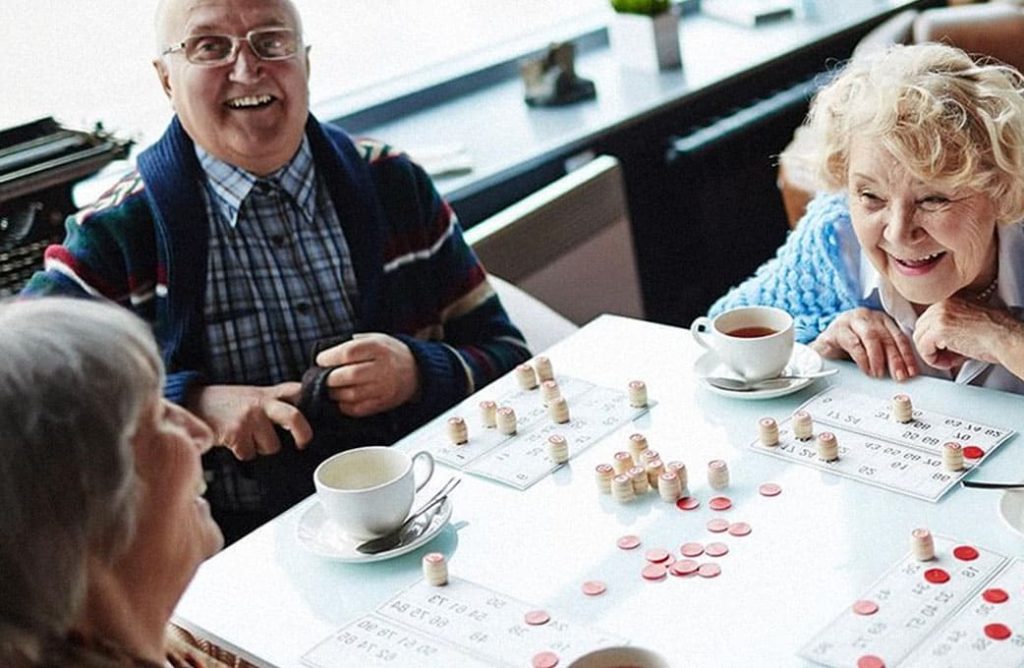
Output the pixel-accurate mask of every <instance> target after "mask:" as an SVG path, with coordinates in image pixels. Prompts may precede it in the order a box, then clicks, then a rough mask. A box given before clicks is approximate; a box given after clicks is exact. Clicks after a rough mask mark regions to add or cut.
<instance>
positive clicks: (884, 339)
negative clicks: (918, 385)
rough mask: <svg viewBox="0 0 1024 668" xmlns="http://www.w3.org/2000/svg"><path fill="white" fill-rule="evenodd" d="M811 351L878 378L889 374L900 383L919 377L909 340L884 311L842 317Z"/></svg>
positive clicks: (855, 311)
mask: <svg viewBox="0 0 1024 668" xmlns="http://www.w3.org/2000/svg"><path fill="white" fill-rule="evenodd" d="M811 348H813V349H814V350H816V351H818V353H819V354H820V355H821V356H822V357H827V358H829V359H845V358H849V359H851V360H853V361H854V362H855V363H856V364H857V366H858V367H859V368H860V370H861V371H863V372H864V373H866V374H867V375H869V376H873V377H875V378H881V377H883V376H885V375H886V373H887V372H888V374H889V375H891V376H892V377H893V378H894V379H896V380H897V381H902V380H906V379H907V378H912V377H914V376H916V375H917V363H916V361H915V359H914V349H913V347H912V346H911V344H910V339H909V338H907V336H906V334H904V333H903V332H902V331H900V328H899V326H898V325H897V324H896V322H895V321H894V320H893V319H892V318H890V317H889V316H888V315H886V314H885V313H883V312H882V311H874V310H872V309H868V308H855V309H853V310H851V311H846V312H844V313H840V314H839V316H838V317H837V318H836V319H835V320H833V321H832V324H830V325H829V326H828V328H827V329H826V330H825V331H824V332H822V333H821V334H820V335H819V336H818V338H817V339H815V340H814V342H812V343H811Z"/></svg>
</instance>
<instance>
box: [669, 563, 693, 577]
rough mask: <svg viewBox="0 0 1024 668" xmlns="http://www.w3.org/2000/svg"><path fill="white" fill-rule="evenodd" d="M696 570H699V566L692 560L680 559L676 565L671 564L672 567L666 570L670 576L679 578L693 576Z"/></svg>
mask: <svg viewBox="0 0 1024 668" xmlns="http://www.w3.org/2000/svg"><path fill="white" fill-rule="evenodd" d="M698 568H700V564H698V563H697V562H696V561H694V560H693V559H680V560H679V561H677V562H676V563H674V564H672V567H671V568H669V569H668V570H669V572H670V573H672V575H677V576H680V577H681V576H684V575H693V574H694V573H696V572H697V569H698Z"/></svg>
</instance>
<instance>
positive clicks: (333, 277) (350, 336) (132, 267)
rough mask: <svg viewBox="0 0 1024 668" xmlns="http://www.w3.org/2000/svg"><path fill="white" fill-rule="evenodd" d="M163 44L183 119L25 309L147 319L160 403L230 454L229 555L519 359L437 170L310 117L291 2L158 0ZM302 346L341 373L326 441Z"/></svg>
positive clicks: (224, 488)
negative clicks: (345, 468)
mask: <svg viewBox="0 0 1024 668" xmlns="http://www.w3.org/2000/svg"><path fill="white" fill-rule="evenodd" d="M156 31H157V39H158V42H159V54H160V55H159V57H158V58H157V59H156V60H155V61H154V66H155V67H156V71H157V73H158V75H159V78H160V83H161V85H162V86H163V89H164V91H165V92H166V94H167V97H168V98H169V99H170V101H171V103H172V105H173V107H174V111H175V117H174V119H173V120H172V121H171V123H170V126H169V127H168V129H167V131H166V133H165V134H164V136H163V137H162V138H161V139H160V141H158V142H157V143H156V144H155V145H153V146H152V147H150V148H149V149H147V150H146V151H144V152H143V153H142V154H140V155H139V158H138V171H137V172H136V173H133V174H131V175H130V176H128V177H127V178H125V179H123V180H122V181H121V182H119V183H118V184H117V185H116V186H115V187H114V188H112V189H111V190H110V191H109V192H108V193H106V194H105V195H104V196H103V197H101V198H100V200H99V201H98V202H96V203H94V204H92V205H91V206H88V207H86V208H85V209H83V210H82V211H79V212H78V213H77V214H75V215H74V216H72V217H70V218H69V220H68V222H67V237H66V238H65V240H64V242H63V244H62V245H61V246H54V247H51V248H50V249H48V250H47V252H46V264H45V269H44V271H43V272H40V273H38V274H37V275H36V276H35V277H33V279H32V281H30V283H29V285H28V286H27V287H26V291H25V292H26V294H28V295H46V294H67V293H77V294H86V295H92V296H98V297H105V298H108V299H111V300H114V301H117V302H119V303H121V304H122V305H124V306H125V307H127V308H130V309H132V310H134V311H135V312H136V313H138V314H139V315H141V316H143V317H144V318H146V319H147V320H149V321H150V322H151V323H152V324H153V326H154V329H155V332H156V335H157V338H158V340H159V342H160V344H161V348H162V352H163V356H164V359H165V362H166V364H167V367H168V371H169V374H168V383H167V387H166V390H165V393H166V395H167V396H168V397H169V398H171V399H173V400H175V401H177V402H180V403H182V404H184V405H186V406H188V407H189V408H190V409H192V410H193V411H194V412H195V413H196V414H198V415H199V416H200V417H202V418H203V419H204V420H205V421H206V422H207V423H208V424H209V425H210V427H211V428H212V429H213V431H214V433H215V435H216V438H217V441H218V443H220V444H221V445H224V446H226V448H227V449H225V448H217V449H215V450H214V451H213V452H211V453H210V455H208V456H207V462H206V464H207V467H208V469H209V473H208V476H207V477H208V479H209V480H210V489H209V492H208V497H209V499H210V501H211V504H212V505H213V508H214V511H215V515H216V517H217V518H218V520H219V521H220V522H221V523H222V526H223V528H224V530H225V534H226V535H227V536H228V537H229V539H230V538H236V537H238V536H239V535H241V534H242V533H244V532H246V531H248V530H250V529H251V528H254V527H255V526H256V525H258V524H259V523H262V522H263V521H265V520H267V519H269V518H270V517H272V516H273V515H274V514H276V513H278V512H280V511H282V510H284V509H285V508H287V507H288V506H290V505H291V504H293V503H294V502H296V501H298V500H300V499H302V498H303V497H304V496H305V495H306V494H308V493H310V492H311V491H312V480H311V477H312V471H313V469H314V468H315V466H316V464H317V463H318V462H319V461H321V460H322V459H324V458H325V457H327V456H328V455H330V454H332V453H333V452H336V451H338V450H342V449H346V448H349V447H354V446H356V445H366V444H370V443H375V444H380V443H390V442H393V441H394V440H396V439H397V438H398V437H400V436H401V435H402V434H404V433H407V432H408V431H410V430H411V429H412V428H414V427H416V426H418V425H419V424H422V423H423V422H424V421H426V420H427V419H429V418H430V417H432V416H434V415H436V414H438V413H439V412H440V411H442V410H443V409H444V408H446V407H448V406H450V405H451V404H453V403H455V402H456V401H457V400H459V399H461V398H463V397H465V396H467V395H468V394H469V393H471V392H473V391H474V390H475V389H476V388H478V387H481V386H482V385H483V384H485V383H487V382H489V381H491V380H493V379H494V378H495V377H497V376H498V375H500V374H502V373H504V372H505V371H507V370H509V369H510V368H512V367H513V366H514V365H515V364H517V363H518V362H520V361H522V360H523V359H525V358H526V357H527V356H528V355H529V352H528V350H527V349H526V346H525V344H524V342H523V339H522V336H521V334H520V333H519V331H518V330H517V329H516V328H515V327H514V326H513V325H512V324H511V323H510V322H509V319H508V317H507V315H506V314H505V311H504V310H503V308H502V306H501V304H500V303H499V301H498V299H497V297H496V296H495V295H494V292H493V290H492V289H491V288H490V285H489V284H488V281H487V276H486V273H485V271H484V269H483V267H482V266H481V265H480V263H479V262H478V260H477V259H476V257H475V256H474V255H473V253H472V251H471V250H470V249H469V248H468V247H467V245H466V243H465V242H464V240H463V237H462V232H461V230H460V228H459V225H458V223H457V221H456V220H455V216H454V214H453V213H452V211H451V209H450V208H449V207H448V205H447V204H446V203H445V202H444V201H443V200H442V199H441V198H440V197H439V196H438V194H437V192H436V190H435V189H434V187H433V184H432V183H431V182H430V179H429V178H428V177H427V175H426V174H425V173H424V172H423V171H422V170H421V169H420V168H419V167H418V166H416V165H415V164H413V163H412V162H410V161H409V160H408V158H407V157H406V156H404V155H403V154H401V153H398V152H396V151H394V150H393V149H391V148H390V147H388V146H386V145H383V144H379V143H373V142H355V141H353V140H352V139H351V138H349V136H348V135H346V134H345V133H344V132H342V131H341V130H339V129H338V128H335V127H331V126H329V125H325V124H321V123H319V122H318V121H317V120H316V119H315V118H314V117H313V116H312V115H311V114H310V113H309V91H308V85H307V83H308V77H309V46H307V45H306V44H305V43H304V42H303V38H302V24H301V20H300V18H299V15H298V12H297V10H296V8H295V6H294V5H293V4H292V3H291V2H290V1H288V0H165V1H164V2H162V3H161V4H160V6H159V8H158V10H157V18H156ZM325 341H330V342H333V344H325ZM311 351H318V353H319V354H317V356H316V357H315V364H316V365H318V366H319V367H327V368H331V367H336V368H335V369H334V370H333V371H331V372H330V373H329V375H324V374H322V373H321V374H320V376H319V382H318V386H321V387H323V388H324V389H325V392H326V395H327V396H326V397H325V398H324V401H327V402H331V403H328V406H329V412H330V413H332V414H333V417H335V418H336V419H334V420H328V421H327V422H328V424H327V425H326V426H324V421H323V420H318V421H314V422H313V424H311V423H310V420H308V419H307V417H308V412H307V415H304V414H303V412H301V411H300V410H299V408H298V404H299V398H300V395H301V393H302V391H303V386H300V383H299V379H300V378H302V376H303V372H304V371H306V370H307V368H308V367H310V365H311V363H312V361H311V360H310V357H309V356H310V354H311ZM308 386H309V384H308V383H307V385H306V386H305V388H306V389H308ZM307 398H308V397H307ZM321 403H322V402H321ZM335 406H336V409H335ZM321 412H322V411H321ZM282 441H284V442H285V444H286V447H284V448H282V445H281V444H282ZM228 449H230V452H229V450H228ZM232 453H233V455H234V456H232ZM270 455H273V456H270Z"/></svg>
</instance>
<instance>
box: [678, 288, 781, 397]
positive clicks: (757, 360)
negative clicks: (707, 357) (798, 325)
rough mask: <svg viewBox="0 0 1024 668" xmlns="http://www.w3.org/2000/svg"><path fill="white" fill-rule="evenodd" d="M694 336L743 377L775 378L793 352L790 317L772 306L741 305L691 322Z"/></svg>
mask: <svg viewBox="0 0 1024 668" xmlns="http://www.w3.org/2000/svg"><path fill="white" fill-rule="evenodd" d="M690 333H691V334H693V339H694V340H695V341H696V342H697V343H699V344H700V345H701V346H703V347H705V348H707V349H709V350H712V351H714V353H715V354H716V355H717V356H718V359H720V360H721V361H722V362H724V363H725V365H726V366H728V367H729V368H730V369H732V370H733V371H735V372H736V373H738V374H739V375H740V376H741V377H743V378H745V379H746V380H763V379H765V378H774V377H775V376H778V375H779V374H780V373H782V370H783V369H785V368H786V364H788V363H789V358H790V356H792V354H793V316H791V315H789V314H788V313H786V312H785V311H783V310H782V309H777V308H774V307H772V306H744V307H741V308H735V309H732V310H731V311H726V312H725V313H720V314H719V315H718V316H716V317H715V318H714V319H710V318H706V317H700V318H697V319H696V320H694V321H693V324H692V325H690Z"/></svg>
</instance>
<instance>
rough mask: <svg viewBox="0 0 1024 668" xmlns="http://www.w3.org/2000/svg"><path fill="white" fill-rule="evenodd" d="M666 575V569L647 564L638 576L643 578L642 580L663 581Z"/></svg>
mask: <svg viewBox="0 0 1024 668" xmlns="http://www.w3.org/2000/svg"><path fill="white" fill-rule="evenodd" d="M667 573H668V569H667V568H665V567H664V566H662V565H661V564H647V565H646V566H644V569H643V570H642V571H640V575H642V576H643V578H644V580H664V579H665V575H666V574H667Z"/></svg>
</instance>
